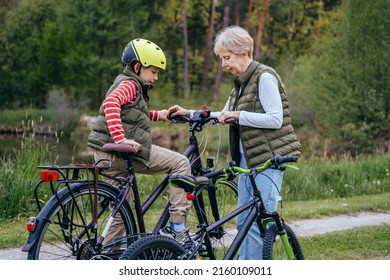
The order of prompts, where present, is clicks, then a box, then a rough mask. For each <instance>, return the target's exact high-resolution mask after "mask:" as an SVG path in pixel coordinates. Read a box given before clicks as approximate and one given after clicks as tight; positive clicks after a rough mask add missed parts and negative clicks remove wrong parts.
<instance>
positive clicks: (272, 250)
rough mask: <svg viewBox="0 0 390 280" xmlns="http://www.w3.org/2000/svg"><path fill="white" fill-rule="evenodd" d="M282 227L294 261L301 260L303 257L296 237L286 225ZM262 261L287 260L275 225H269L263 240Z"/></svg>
mask: <svg viewBox="0 0 390 280" xmlns="http://www.w3.org/2000/svg"><path fill="white" fill-rule="evenodd" d="M283 226H284V228H285V230H286V234H287V237H288V241H289V243H290V246H291V249H292V251H293V253H294V260H303V259H304V255H303V252H302V248H301V245H300V244H299V241H298V238H297V236H296V235H295V233H294V232H293V230H292V229H291V228H290V227H289V226H288V225H287V224H286V223H283ZM263 259H264V260H287V259H288V258H287V254H286V252H285V249H284V246H283V244H282V241H281V240H280V238H279V233H278V228H277V226H276V224H273V225H271V226H270V227H269V228H268V230H267V231H266V234H265V237H264V240H263Z"/></svg>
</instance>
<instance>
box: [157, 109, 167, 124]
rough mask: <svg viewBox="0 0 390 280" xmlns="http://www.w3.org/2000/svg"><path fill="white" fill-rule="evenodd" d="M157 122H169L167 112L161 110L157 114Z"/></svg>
mask: <svg viewBox="0 0 390 280" xmlns="http://www.w3.org/2000/svg"><path fill="white" fill-rule="evenodd" d="M158 120H159V121H164V122H169V119H168V110H161V111H159V112H158Z"/></svg>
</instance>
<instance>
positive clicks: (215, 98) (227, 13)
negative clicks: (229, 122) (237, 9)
mask: <svg viewBox="0 0 390 280" xmlns="http://www.w3.org/2000/svg"><path fill="white" fill-rule="evenodd" d="M229 20H230V0H224V2H223V24H222V26H223V29H225V28H227V27H228V25H229ZM222 76H223V69H222V65H221V60H219V62H218V68H217V74H216V75H215V81H214V86H213V99H212V102H213V103H216V102H217V101H218V95H219V87H220V85H221V81H222Z"/></svg>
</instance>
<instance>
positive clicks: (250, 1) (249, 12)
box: [244, 0, 253, 31]
mask: <svg viewBox="0 0 390 280" xmlns="http://www.w3.org/2000/svg"><path fill="white" fill-rule="evenodd" d="M252 10H253V0H249V2H248V12H247V13H246V21H245V27H244V28H245V29H246V30H247V31H249V27H250V26H251V15H252Z"/></svg>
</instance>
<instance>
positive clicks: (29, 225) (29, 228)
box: [27, 217, 37, 232]
mask: <svg viewBox="0 0 390 280" xmlns="http://www.w3.org/2000/svg"><path fill="white" fill-rule="evenodd" d="M36 220H37V219H36V218H35V217H30V218H29V219H28V223H27V231H28V232H33V231H34V230H35V221H36Z"/></svg>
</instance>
